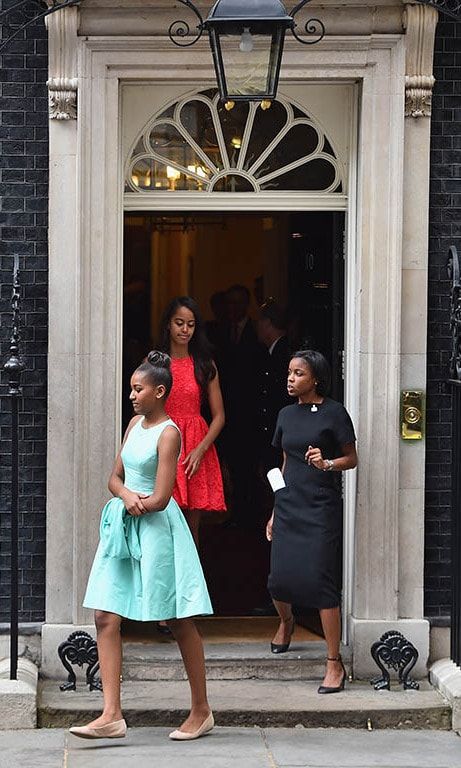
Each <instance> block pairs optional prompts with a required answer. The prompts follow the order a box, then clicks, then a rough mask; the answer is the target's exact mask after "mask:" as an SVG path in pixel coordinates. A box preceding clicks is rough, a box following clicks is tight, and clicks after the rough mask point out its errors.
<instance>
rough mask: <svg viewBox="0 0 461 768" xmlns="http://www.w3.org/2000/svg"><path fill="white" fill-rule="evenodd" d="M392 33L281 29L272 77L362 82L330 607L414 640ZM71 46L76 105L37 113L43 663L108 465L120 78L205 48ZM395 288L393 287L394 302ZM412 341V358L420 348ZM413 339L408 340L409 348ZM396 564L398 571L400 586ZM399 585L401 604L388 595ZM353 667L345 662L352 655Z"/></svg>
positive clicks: (108, 40)
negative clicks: (351, 450) (355, 453)
mask: <svg viewBox="0 0 461 768" xmlns="http://www.w3.org/2000/svg"><path fill="white" fill-rule="evenodd" d="M57 15H58V14H57ZM404 41H405V38H404V36H402V35H380V34H372V35H368V36H357V37H354V36H350V37H343V38H342V37H339V36H338V37H336V38H335V39H334V40H332V39H330V40H328V39H326V40H325V41H323V42H322V44H320V45H319V46H316V49H315V50H314V49H309V48H308V47H307V46H306V48H302V49H301V50H300V47H299V46H296V44H295V43H294V42H293V43H291V44H290V43H289V44H288V45H287V47H286V50H285V55H284V68H283V81H282V87H283V82H288V83H289V82H300V81H306V79H308V80H309V81H314V82H315V81H320V82H321V81H325V80H333V81H336V82H340V81H347V82H351V81H353V82H357V83H358V84H359V85H360V90H361V104H360V116H359V125H358V157H359V163H358V167H357V169H356V171H357V200H356V203H357V206H356V214H357V215H356V220H355V221H353V222H352V221H351V222H350V226H349V233H350V235H349V237H350V243H349V245H350V244H351V242H352V243H353V244H354V248H353V250H350V258H349V260H348V262H349V263H350V269H349V274H348V282H347V286H346V291H347V296H346V301H347V302H348V305H349V306H350V307H352V306H354V307H355V315H354V318H353V321H352V322H348V323H346V339H345V343H346V350H347V359H346V383H347V388H346V404H347V406H348V407H349V409H350V411H351V414H352V416H353V418H354V421H355V424H356V427H357V432H358V439H359V450H360V469H359V472H358V473H357V475H355V473H352V476H351V479H350V480H348V483H347V490H346V494H347V503H348V504H350V505H351V506H354V502H355V499H356V519H355V530H354V526H353V525H351V527H350V529H349V530H348V531H347V540H346V546H347V548H348V550H349V554H350V563H351V568H352V563H353V564H354V567H353V571H354V572H353V573H352V571H351V573H350V574H349V576H350V583H351V584H352V585H353V590H351V594H350V595H349V596H348V600H347V602H348V604H347V605H346V607H345V610H346V613H347V618H348V625H349V629H350V631H351V640H352V642H353V643H354V646H355V644H356V643H357V647H359V646H360V642H361V641H362V640H363V638H367V637H368V634H367V633H369V632H370V627H371V631H374V627H375V624H376V622H377V623H378V624H379V627H381V626H384V625H386V626H387V625H388V624H389V623H391V624H392V626H395V625H396V622H400V621H401V619H402V617H403V616H405V617H407V618H408V621H409V622H410V623H409V624H408V627H407V634H408V636H409V637H411V638H413V639H414V640H417V639H420V638H423V640H424V643H426V644H427V642H426V641H427V640H428V627H427V623H426V622H424V621H423V619H422V589H420V590H419V592H418V589H419V587H420V586H421V581H422V567H423V547H422V546H421V548H420V549H419V548H417V549H416V553H415V558H416V560H417V562H416V565H415V567H414V569H413V571H414V575H413V576H412V574H409V573H406V572H405V568H404V567H403V568H402V549H401V547H402V540H401V538H400V540H399V536H400V537H401V533H402V531H403V532H405V531H407V533H408V531H409V528H410V529H411V527H412V525H414V524H416V525H417V526H418V525H419V526H421V515H422V514H423V510H422V509H420V508H419V507H418V506H414V505H413V506H412V504H411V503H408V499H405V498H402V494H401V477H402V469H403V471H405V468H406V461H407V458H406V456H405V455H403V456H402V454H401V449H400V445H399V436H398V408H399V391H400V385H401V371H404V365H405V359H404V358H405V344H403V343H402V338H403V335H402V334H403V329H404V327H405V322H406V316H407V314H408V307H409V308H410V309H409V311H410V315H409V320H410V321H412V318H413V319H414V316H415V312H416V307H417V305H418V301H419V299H420V293H419V289H420V287H421V279H422V278H423V274H424V275H425V273H424V265H423V264H419V265H417V267H416V268H414V269H413V266H414V265H411V266H412V268H411V269H407V268H406V265H404V263H403V261H402V233H403V231H404V228H403V205H404V184H403V174H404V140H405V132H404V95H405V43H404ZM75 46H76V54H77V73H78V82H79V101H78V121H77V122H74V121H67V122H54V123H53V122H52V123H51V124H50V238H49V243H50V321H49V329H50V330H49V417H48V495H47V498H48V501H47V516H48V517H47V519H48V533H47V548H48V549H47V612H46V623H45V626H44V628H43V664H44V671H45V674H52V673H53V670H55V668H56V664H55V661H54V660H53V654H55V653H56V650H55V649H56V646H57V644H58V642H59V641H60V640H62V639H63V636H65V633H66V631H67V630H69V631H71V630H72V629H73V628H75V627H76V626H87V625H88V623H89V622H90V621H91V620H92V617H91V614H90V612H89V611H86V610H84V609H82V607H81V604H82V598H83V594H84V589H85V585H86V580H87V575H88V572H89V568H90V565H91V561H92V557H93V553H94V550H95V546H96V542H97V528H98V514H99V510H100V508H101V507H102V505H103V503H104V501H105V500H106V498H107V494H106V491H105V488H104V483H102V482H101V477H103V478H105V477H107V476H108V472H109V470H110V467H111V465H112V462H113V458H114V453H115V451H116V449H117V443H118V432H117V428H116V424H117V423H120V412H119V411H120V402H121V392H120V377H119V376H118V373H117V372H118V371H120V368H121V343H120V339H121V322H122V306H121V299H122V285H121V281H122V270H121V259H122V242H123V241H122V231H123V230H122V228H123V215H122V213H123V186H122V183H121V179H122V158H121V151H120V146H121V141H120V83H121V82H125V81H127V80H137V81H139V80H143V79H146V80H149V81H151V82H152V80H153V79H154V80H155V78H158V79H161V80H162V81H165V80H167V79H168V78H171V79H174V80H175V81H178V80H181V81H183V82H184V83H188V84H189V85H190V84H195V83H203V82H207V81H208V82H213V73H212V70H211V62H210V55H209V50H208V49H207V47H206V45H205V44H202V41H201V42H200V43H199V44H197V45H196V46H195V47H194V49H193V50H192V49H190V50H189V49H188V50H181V51H179V52H178V50H177V49H175V48H174V46H171V43H170V42H169V41H168V40H166V39H164V38H153V37H150V38H142V37H100V38H97V37H90V38H77V37H76V36H75ZM351 188H352V186H351ZM351 238H352V240H351ZM426 251H427V248H426ZM404 266H405V268H404ZM409 272H411V273H412V274H411V275H410V274H406V273H409ZM413 273H419V274H418V277H419V278H421V279H420V280H419V282H418V285H417V288H418V290H417V291H416V290H411V289H410V288H409V287H408V281H409V280H410V279H411V278H412V277H414V276H415V275H414V274H413ZM402 289H403V290H404V291H405V290H407V293H408V296H407V299H408V301H407V304H406V308H405V311H404V313H402ZM410 294H411V295H410ZM412 328H413V326H412ZM418 344H419V341H418ZM407 346H408V345H407ZM417 351H418V355H419V357H418V364H419V365H420V368H421V364H422V361H423V362H424V364H425V348H424V350H420V348H419V347H418V350H417ZM413 352H414V351H413V349H410V350H409V355H410V356H411V355H413ZM410 363H411V361H410ZM410 363H409V364H410ZM420 368H418V370H420ZM405 375H406V374H405V373H404V375H403V378H405ZM414 383H416V382H414ZM413 385H414V384H413ZM114 403H116V404H117V406H116V408H117V413H116V418H115V419H114V406H113V404H114ZM399 454H400V455H399ZM415 456H416V458H415ZM412 461H413V463H411V462H410V465H409V469H408V471H409V472H411V471H412V468H416V469H415V471H416V473H417V475H418V478H420V476H421V473H422V479H423V480H424V451H423V452H422V453H421V452H419V454H417V455H416V454H414V455H413V458H412ZM418 482H419V484H420V479H418ZM405 504H406V506H405ZM403 577H405V579H406V581H405V583H403V581H402V578H403ZM408 579H410V582H411V579H413V582H414V587H415V589H413V582H411V583H410V585H408ZM412 589H413V592H411V598H409V600H408V601H407V606H406V607H405V608H404V612H402V602H401V595H402V594H406V592H405V590H407V591H408V590H410V591H411V590H412ZM415 590H416V591H415ZM405 611H407V612H406V613H405ZM426 636H427V637H426ZM419 647H421V646H419ZM424 653H425V652H424V650H423V653H422V660H421V661H422V664H424V663H425V656H424ZM354 655H355V654H354ZM365 666H366V665H365ZM365 666H364V667H363V668H364V669H365ZM355 669H356V671H357V672H359V673H360V665H359V663H358V662H357V663H356V665H355Z"/></svg>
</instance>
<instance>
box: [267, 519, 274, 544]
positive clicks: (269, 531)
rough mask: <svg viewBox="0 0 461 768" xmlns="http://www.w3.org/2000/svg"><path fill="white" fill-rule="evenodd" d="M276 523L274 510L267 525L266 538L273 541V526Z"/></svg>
mask: <svg viewBox="0 0 461 768" xmlns="http://www.w3.org/2000/svg"><path fill="white" fill-rule="evenodd" d="M273 524H274V513H273V512H272V514H271V516H270V518H269V520H268V521H267V525H266V539H267V540H268V541H272V526H273Z"/></svg>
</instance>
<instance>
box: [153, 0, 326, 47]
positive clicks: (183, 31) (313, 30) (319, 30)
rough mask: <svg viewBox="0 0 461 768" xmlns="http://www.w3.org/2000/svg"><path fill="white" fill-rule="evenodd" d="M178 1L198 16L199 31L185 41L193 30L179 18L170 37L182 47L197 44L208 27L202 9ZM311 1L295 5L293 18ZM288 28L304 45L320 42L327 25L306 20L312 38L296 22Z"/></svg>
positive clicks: (291, 13) (182, 0) (171, 28)
mask: <svg viewBox="0 0 461 768" xmlns="http://www.w3.org/2000/svg"><path fill="white" fill-rule="evenodd" d="M178 2H180V3H181V4H182V5H184V6H186V8H189V9H190V10H191V11H192V12H193V13H194V14H195V16H196V17H197V19H198V22H199V23H198V24H197V26H196V30H197V33H196V36H195V37H194V39H193V40H190V41H189V42H183V40H184V38H187V37H188V36H189V34H190V32H191V26H190V24H189V23H188V22H187V21H185V20H184V19H177V20H176V21H173V22H172V24H170V26H169V29H168V37H169V38H170V40H171V42H172V43H174V44H175V45H177V46H179V47H180V48H188V47H189V46H191V45H195V43H197V42H198V41H199V40H200V38H201V37H202V35H203V33H204V31H205V29H206V24H205V21H204V19H203V16H202V15H201V13H200V11H199V10H198V8H197V7H196V6H195V5H194V3H192V2H191V0H178ZM310 2H312V0H301V2H299V3H298V4H297V5H295V6H294V8H293V9H292V10H291V11H290V14H289V15H290V16H291V18H292V19H293V20H294V18H295V16H296V14H297V13H299V11H301V10H302V8H304V6H305V5H307V4H308V3H310ZM288 28H289V29H290V30H291V33H292V35H293V37H295V38H296V40H297V41H298V42H299V43H303V45H314V43H319V42H320V40H321V39H322V38H323V37H324V36H325V25H324V24H323V22H322V21H320V19H314V18H313V19H308V21H306V23H305V24H304V30H305V33H306V35H309V36H310V38H312V36H313V35H314V36H315V39H304V38H302V37H301V36H300V35H299V34H298V33H297V32H296V31H295V30H296V22H294V23H293V24H291V25H290V26H289V27H288Z"/></svg>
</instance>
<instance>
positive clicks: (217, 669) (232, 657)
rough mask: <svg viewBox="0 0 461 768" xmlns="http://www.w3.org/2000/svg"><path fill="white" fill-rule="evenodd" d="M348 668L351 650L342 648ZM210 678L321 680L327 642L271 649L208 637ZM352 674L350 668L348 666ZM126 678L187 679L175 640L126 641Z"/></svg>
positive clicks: (265, 644) (267, 643)
mask: <svg viewBox="0 0 461 768" xmlns="http://www.w3.org/2000/svg"><path fill="white" fill-rule="evenodd" d="M342 654H343V658H344V661H345V664H346V668H348V667H349V659H350V653H349V650H348V649H347V648H345V649H343V651H342ZM205 658H206V665H207V676H208V679H209V680H246V679H257V680H274V679H275V680H321V679H322V678H323V675H324V673H325V643H323V642H315V641H310V642H302V641H298V640H297V639H296V636H295V637H294V638H293V641H292V643H291V645H290V650H289V651H288V652H287V653H283V654H273V653H271V652H270V641H265V642H232V643H226V642H220V643H208V642H206V641H205ZM347 671H348V674H349V671H350V670H349V669H348V670H347ZM123 678H124V680H184V679H185V673H184V666H183V663H182V660H181V656H180V654H179V650H178V646H177V645H176V643H175V642H174V641H173V640H170V641H168V640H166V641H165V642H156V643H140V642H137V643H132V642H124V643H123Z"/></svg>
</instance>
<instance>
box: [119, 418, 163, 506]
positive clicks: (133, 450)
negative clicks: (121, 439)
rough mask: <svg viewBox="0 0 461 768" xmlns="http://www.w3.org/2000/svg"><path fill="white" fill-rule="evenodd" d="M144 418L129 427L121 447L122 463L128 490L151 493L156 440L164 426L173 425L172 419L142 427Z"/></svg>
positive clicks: (156, 455)
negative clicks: (125, 439) (129, 429)
mask: <svg viewBox="0 0 461 768" xmlns="http://www.w3.org/2000/svg"><path fill="white" fill-rule="evenodd" d="M143 422H144V418H142V419H139V421H138V422H137V423H136V424H135V425H134V427H133V428H132V429H131V431H130V434H129V435H128V438H127V441H126V443H125V445H124V446H123V448H122V453H121V457H122V463H123V469H124V472H125V481H124V484H125V486H126V487H127V488H129V489H130V491H136V492H137V493H147V494H149V495H150V494H151V493H152V491H153V490H154V488H155V480H156V477H157V466H158V453H157V442H158V438H159V437H160V435H161V433H162V432H163V430H164V429H165V427H169V426H173V427H174V428H175V429H177V427H176V424H175V423H174V421H172V419H168V420H165V421H162V422H161V423H160V424H156V425H155V426H154V427H147V428H146V427H143Z"/></svg>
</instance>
